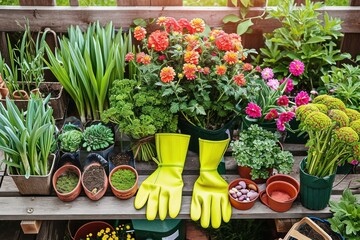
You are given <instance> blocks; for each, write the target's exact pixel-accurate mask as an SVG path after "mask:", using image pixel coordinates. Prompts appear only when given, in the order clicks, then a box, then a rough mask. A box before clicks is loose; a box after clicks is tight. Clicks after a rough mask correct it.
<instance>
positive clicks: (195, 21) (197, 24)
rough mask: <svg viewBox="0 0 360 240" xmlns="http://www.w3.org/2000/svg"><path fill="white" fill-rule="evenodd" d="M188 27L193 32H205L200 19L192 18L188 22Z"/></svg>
mask: <svg viewBox="0 0 360 240" xmlns="http://www.w3.org/2000/svg"><path fill="white" fill-rule="evenodd" d="M190 25H191V27H192V28H193V29H195V32H198V33H202V32H203V31H204V30H205V22H204V20H202V19H201V18H194V19H193V20H191V21H190Z"/></svg>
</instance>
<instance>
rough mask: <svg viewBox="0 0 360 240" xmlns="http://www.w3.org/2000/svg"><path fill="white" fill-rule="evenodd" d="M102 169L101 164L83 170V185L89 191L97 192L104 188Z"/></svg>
mask: <svg viewBox="0 0 360 240" xmlns="http://www.w3.org/2000/svg"><path fill="white" fill-rule="evenodd" d="M105 177H106V176H105V174H104V169H103V168H102V167H101V166H91V167H90V168H88V169H87V170H86V171H85V172H84V180H83V181H84V186H85V187H86V188H87V189H88V190H89V191H91V192H93V193H97V192H98V191H100V190H101V189H103V188H104V178H105Z"/></svg>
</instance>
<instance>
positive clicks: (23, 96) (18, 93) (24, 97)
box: [13, 90, 29, 100]
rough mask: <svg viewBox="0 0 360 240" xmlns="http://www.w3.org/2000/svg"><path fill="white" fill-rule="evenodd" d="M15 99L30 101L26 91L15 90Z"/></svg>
mask: <svg viewBox="0 0 360 240" xmlns="http://www.w3.org/2000/svg"><path fill="white" fill-rule="evenodd" d="M13 98H14V99H17V100H19V99H22V100H27V99H29V95H28V94H27V92H26V91H25V90H15V91H14V92H13Z"/></svg>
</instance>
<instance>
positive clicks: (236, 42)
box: [229, 33, 242, 51]
mask: <svg viewBox="0 0 360 240" xmlns="http://www.w3.org/2000/svg"><path fill="white" fill-rule="evenodd" d="M229 36H230V39H231V43H232V45H233V50H234V51H240V50H242V44H241V37H240V36H239V35H237V34H236V33H231V34H229Z"/></svg>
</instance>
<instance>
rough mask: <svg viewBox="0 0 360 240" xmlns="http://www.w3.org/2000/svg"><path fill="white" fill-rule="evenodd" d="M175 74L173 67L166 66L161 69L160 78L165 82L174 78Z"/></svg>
mask: <svg viewBox="0 0 360 240" xmlns="http://www.w3.org/2000/svg"><path fill="white" fill-rule="evenodd" d="M175 75H176V73H175V70H174V68H172V67H164V68H163V69H161V71H160V79H161V81H162V82H164V83H168V82H171V81H172V80H174V77H175Z"/></svg>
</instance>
